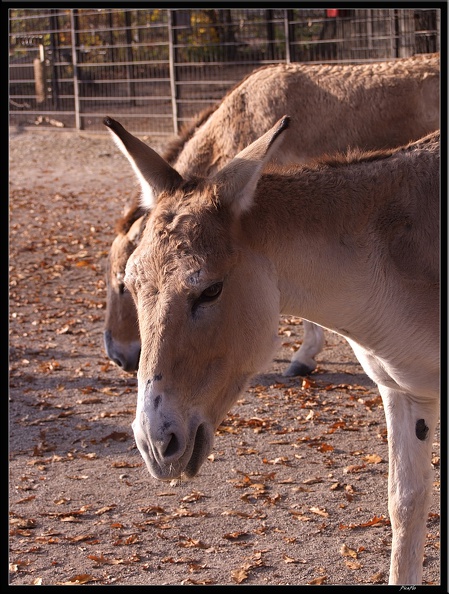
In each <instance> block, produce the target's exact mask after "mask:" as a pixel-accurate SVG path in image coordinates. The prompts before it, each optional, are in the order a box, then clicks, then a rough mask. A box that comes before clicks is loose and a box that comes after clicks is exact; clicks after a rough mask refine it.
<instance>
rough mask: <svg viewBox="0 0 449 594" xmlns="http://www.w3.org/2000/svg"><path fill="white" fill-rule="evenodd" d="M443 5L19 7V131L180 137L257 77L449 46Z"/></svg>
mask: <svg viewBox="0 0 449 594" xmlns="http://www.w3.org/2000/svg"><path fill="white" fill-rule="evenodd" d="M440 12H441V11H440V9H435V8H429V9H427V8H426V9H423V8H420V9H377V8H376V9H351V10H348V9H345V10H338V9H201V10H200V9H198V10H197V9H176V10H169V9H151V10H150V9H123V8H121V9H115V8H107V9H58V8H56V9H50V8H40V9H11V10H10V11H9V48H10V57H9V99H10V109H9V116H10V124H11V125H17V126H29V125H42V126H45V125H46V126H49V125H54V126H60V127H69V128H70V127H71V128H77V129H82V130H89V131H100V130H101V131H103V129H104V127H103V125H102V119H103V117H104V115H106V114H108V115H110V116H113V117H119V118H120V120H121V121H122V122H123V124H124V125H125V126H126V127H127V128H128V129H129V130H131V131H132V132H134V133H146V134H158V135H172V134H174V133H177V132H178V128H179V127H180V125H182V123H183V122H185V121H187V120H190V118H192V117H193V116H194V115H195V114H197V113H199V112H200V111H201V110H202V109H204V108H206V107H208V106H210V105H211V104H213V103H215V102H216V101H219V100H220V99H221V98H222V97H223V95H224V94H225V93H226V91H227V90H228V89H229V88H231V87H232V86H233V85H234V84H236V83H237V82H238V81H239V80H241V79H242V78H243V77H244V76H245V75H246V74H247V73H249V72H251V71H252V70H254V69H255V68H257V67H259V66H262V65H264V64H271V63H278V62H321V63H322V62H328V63H337V62H346V63H359V62H367V61H379V60H387V59H392V58H400V57H407V56H411V55H414V54H419V53H432V52H437V51H439V50H440Z"/></svg>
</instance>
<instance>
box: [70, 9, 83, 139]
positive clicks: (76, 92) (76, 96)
mask: <svg viewBox="0 0 449 594" xmlns="http://www.w3.org/2000/svg"><path fill="white" fill-rule="evenodd" d="M77 12H78V10H77V9H76V8H71V9H70V29H71V34H72V35H71V36H72V63H73V98H74V102H75V128H76V129H77V130H82V123H81V113H80V94H79V82H78V58H77V53H76V24H75V16H76V13H77Z"/></svg>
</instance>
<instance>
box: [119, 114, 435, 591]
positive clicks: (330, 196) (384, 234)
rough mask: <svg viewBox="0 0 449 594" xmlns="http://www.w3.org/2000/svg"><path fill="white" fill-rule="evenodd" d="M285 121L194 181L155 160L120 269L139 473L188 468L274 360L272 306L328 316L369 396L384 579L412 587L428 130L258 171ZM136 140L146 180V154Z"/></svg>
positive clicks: (418, 541) (424, 507)
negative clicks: (384, 487) (383, 472)
mask: <svg viewBox="0 0 449 594" xmlns="http://www.w3.org/2000/svg"><path fill="white" fill-rule="evenodd" d="M286 123H287V124H288V119H284V120H283V121H282V122H278V123H277V124H276V125H275V126H274V127H273V128H272V129H271V130H269V131H268V132H267V133H266V134H264V135H263V136H262V137H261V138H260V139H258V140H256V141H255V142H254V143H252V144H251V145H250V146H249V147H247V148H246V149H245V150H244V151H241V152H240V153H238V154H237V155H236V157H235V158H234V159H233V160H231V162H230V163H228V164H227V165H225V166H224V167H223V169H221V170H220V171H218V172H217V173H215V174H214V175H212V176H210V177H209V178H206V179H191V180H182V179H179V178H178V177H176V176H175V175H174V173H173V171H172V170H171V169H170V167H169V166H167V169H166V173H165V175H166V176H167V180H168V181H169V182H170V183H172V180H175V182H174V185H173V187H172V188H171V190H170V191H164V192H162V193H161V194H160V195H159V197H158V199H157V202H156V205H155V207H154V208H153V210H152V212H151V215H150V217H149V220H148V223H147V224H146V226H145V229H144V231H143V233H142V237H141V239H140V242H139V245H138V246H137V247H136V249H135V250H134V252H133V254H132V255H131V256H130V257H129V259H128V263H127V266H126V277H125V283H126V285H127V287H128V289H129V290H130V292H131V293H132V295H133V298H134V302H135V303H136V306H137V313H138V320H139V328H140V335H141V342H142V352H141V356H140V363H139V371H138V398H137V409H136V418H135V420H134V422H133V430H134V435H135V439H136V443H137V446H138V448H139V450H140V452H141V454H142V456H143V458H144V460H145V462H146V464H147V467H148V470H149V471H150V472H151V474H152V475H153V476H154V477H156V478H159V479H165V480H166V479H171V478H176V477H180V476H182V475H185V476H187V477H191V476H194V475H195V474H196V473H197V472H198V471H199V469H200V467H201V464H202V462H203V461H204V460H205V459H206V457H207V455H208V454H209V452H210V450H211V448H212V445H213V437H214V432H215V430H216V428H217V427H218V425H219V423H220V422H221V421H222V419H223V418H224V417H225V416H226V414H227V413H228V411H229V409H230V407H231V406H232V405H233V403H235V401H236V400H237V398H238V397H239V395H240V394H241V393H242V391H243V390H244V389H245V386H246V384H247V382H248V380H249V379H250V378H251V377H252V376H254V375H255V374H256V373H258V372H260V371H262V370H263V368H264V365H266V364H267V362H269V361H270V359H271V357H272V356H273V353H274V350H275V348H276V337H277V325H278V319H279V314H280V313H284V314H289V315H297V316H300V317H303V318H304V319H306V320H310V321H312V322H315V323H317V324H319V325H321V326H322V327H325V328H328V329H329V330H332V331H333V332H336V333H338V334H340V335H342V336H344V337H345V338H346V339H347V340H348V342H349V344H350V345H351V346H352V348H353V350H354V353H355V354H356V356H357V358H358V359H359V361H360V363H361V364H362V366H363V368H364V370H365V371H366V373H367V374H368V375H369V377H370V378H371V379H372V380H373V381H374V382H376V383H377V385H378V387H379V391H380V394H381V396H382V400H383V403H384V410H385V415H386V421H387V428H388V438H389V439H388V447H389V473H388V497H389V502H388V508H389V513H390V519H391V526H392V532H393V540H392V551H391V561H390V578H389V583H390V584H407V585H410V584H420V583H421V581H422V564H423V554H424V542H425V533H426V517H427V514H428V508H429V496H430V493H431V488H432V482H431V481H432V478H431V473H430V457H431V454H432V441H433V436H434V432H435V428H436V424H437V421H438V412H439V380H440V377H439V368H440V367H439V365H440V363H439V359H440V353H439V333H440V324H439V305H440V294H439V278H440V269H439V265H440V264H439V255H440V246H439V226H440V223H439V198H440V196H439V189H440V188H439V181H440V179H439V177H440V175H439V173H440V159H439V142H440V135H439V132H435V133H433V134H431V135H429V136H428V137H426V138H423V139H422V140H421V141H417V142H414V143H411V144H409V145H408V146H406V147H403V148H399V149H397V150H393V151H391V150H387V151H381V152H377V153H376V154H373V153H369V154H367V155H363V154H357V155H355V156H353V157H352V158H351V157H347V158H346V159H343V158H337V159H333V160H332V162H330V163H327V164H326V163H325V162H323V161H321V162H319V163H315V164H313V165H311V166H304V165H296V166H293V165H291V166H290V167H288V168H285V167H284V168H273V167H270V169H269V170H267V171H266V172H265V173H261V171H262V167H263V165H264V164H265V163H266V162H268V161H269V160H270V158H271V157H272V153H275V152H276V151H280V150H282V140H283V138H282V136H285V137H288V135H289V134H292V133H293V134H294V133H295V131H294V130H292V129H287V130H285V125H286ZM114 129H117V130H120V129H119V128H117V127H115V128H114ZM285 139H287V138H285ZM130 146H131V147H133V144H132V143H131V144H130ZM138 150H139V157H138V161H139V162H140V163H142V164H143V170H142V171H146V172H150V174H149V178H148V179H145V180H144V183H148V184H150V185H151V183H152V180H151V172H152V171H154V169H155V168H153V167H152V163H153V161H154V160H155V159H156V158H155V156H154V151H151V149H149V148H148V150H145V149H142V147H141V146H140V145H139V148H138ZM128 156H129V157H131V158H133V155H128ZM158 159H159V157H157V159H156V161H157V163H158V164H157V167H156V168H157V174H156V176H157V178H158V183H159V184H161V185H162V187H164V185H165V187H167V186H168V181H167V182H165V183H164V180H161V179H159V178H160V175H161V171H162V169H161V168H160V167H159V162H158ZM255 178H256V180H257V178H258V179H259V181H258V183H257V185H256V186H255V183H254V182H255ZM418 427H420V429H419V430H418ZM423 427H424V428H425V431H424V432H423V431H422V428H423Z"/></svg>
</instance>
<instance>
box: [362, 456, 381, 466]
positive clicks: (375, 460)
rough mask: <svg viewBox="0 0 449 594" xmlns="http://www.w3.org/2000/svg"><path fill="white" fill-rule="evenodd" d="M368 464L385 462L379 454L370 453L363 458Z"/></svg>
mask: <svg viewBox="0 0 449 594" xmlns="http://www.w3.org/2000/svg"><path fill="white" fill-rule="evenodd" d="M363 459H364V460H365V462H367V463H368V464H380V463H381V462H383V460H382V458H381V457H380V456H378V455H377V454H368V455H367V456H365V457H364V458H363Z"/></svg>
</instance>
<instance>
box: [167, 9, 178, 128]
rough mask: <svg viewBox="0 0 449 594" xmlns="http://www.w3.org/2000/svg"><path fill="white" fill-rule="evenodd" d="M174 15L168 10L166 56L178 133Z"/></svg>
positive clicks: (174, 125)
mask: <svg viewBox="0 0 449 594" xmlns="http://www.w3.org/2000/svg"><path fill="white" fill-rule="evenodd" d="M175 26H176V17H175V14H174V11H173V10H168V56H169V69H170V94H171V104H172V118H173V133H174V134H178V101H177V93H176V64H175V61H176V51H175V43H176V32H175V30H174V27H175Z"/></svg>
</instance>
